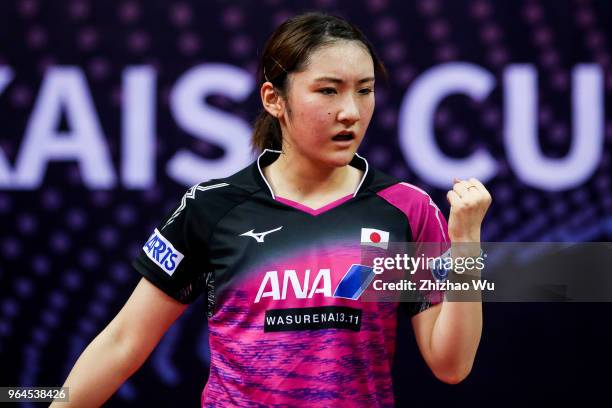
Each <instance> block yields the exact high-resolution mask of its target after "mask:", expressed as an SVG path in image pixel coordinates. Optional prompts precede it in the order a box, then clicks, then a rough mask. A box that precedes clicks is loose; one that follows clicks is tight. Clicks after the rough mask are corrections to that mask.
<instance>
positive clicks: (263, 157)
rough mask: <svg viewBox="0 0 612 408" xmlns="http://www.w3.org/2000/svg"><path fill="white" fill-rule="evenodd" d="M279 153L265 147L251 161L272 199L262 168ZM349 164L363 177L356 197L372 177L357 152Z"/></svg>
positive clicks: (270, 188)
mask: <svg viewBox="0 0 612 408" xmlns="http://www.w3.org/2000/svg"><path fill="white" fill-rule="evenodd" d="M281 153H282V152H281V151H280V150H272V149H265V150H264V151H263V152H262V153H261V154H260V155H259V157H258V158H257V161H256V162H255V163H253V164H254V167H255V169H254V170H255V172H256V175H255V176H256V178H257V180H258V181H259V182H260V184H262V185H263V186H262V187H265V189H266V190H267V191H269V192H270V195H271V196H272V198H273V199H276V197H275V196H274V191H272V187H271V186H270V184H269V183H268V180H266V177H265V176H264V174H263V171H262V169H263V168H264V167H266V166H268V165H270V164H272V163H273V162H274V161H275V160H276V159H277V158H278V156H280V155H281ZM349 166H353V167H355V168H357V169H359V170H361V171H363V177H361V181H360V182H359V185H358V186H357V189H356V190H355V192H354V193H353V197H356V196H357V194H359V193H360V192H361V191H363V190H365V189H366V187H367V186H368V184H369V183H370V181H371V179H372V176H371V171H370V166H369V164H368V161H367V160H366V159H365V158H364V157H362V156H360V155H359V154H357V153H355V156H353V159H352V160H351V162H350V163H349Z"/></svg>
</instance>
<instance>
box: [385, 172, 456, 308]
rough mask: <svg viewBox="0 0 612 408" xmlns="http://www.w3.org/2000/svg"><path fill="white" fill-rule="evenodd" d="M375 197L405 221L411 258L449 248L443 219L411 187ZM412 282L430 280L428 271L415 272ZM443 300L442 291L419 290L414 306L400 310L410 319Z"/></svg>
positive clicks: (422, 194) (429, 201)
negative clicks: (411, 250)
mask: <svg viewBox="0 0 612 408" xmlns="http://www.w3.org/2000/svg"><path fill="white" fill-rule="evenodd" d="M379 195H380V196H381V197H383V198H384V199H385V200H387V201H388V202H389V203H391V204H392V205H394V206H395V207H397V208H398V209H400V210H401V211H402V212H403V213H404V215H405V216H406V217H407V219H408V223H409V225H410V232H411V235H412V241H413V245H414V246H413V250H414V255H415V256H418V255H424V256H425V257H439V256H441V255H442V254H444V253H445V252H446V251H447V250H448V249H449V248H450V241H449V239H448V225H447V222H446V218H445V217H444V215H443V214H442V212H441V211H440V209H439V208H438V206H437V205H436V204H435V203H434V202H433V200H432V199H431V197H430V196H429V194H427V193H426V192H425V191H423V190H422V189H420V188H418V187H416V186H413V185H412V184H408V183H398V184H396V185H394V186H392V187H389V188H387V189H385V190H383V191H381V192H379ZM413 279H414V281H415V282H421V280H423V279H427V280H434V278H433V276H432V274H431V271H430V270H428V269H420V270H417V271H416V273H415V274H414V276H413ZM443 300H444V291H439V290H431V291H423V290H419V291H418V292H417V297H416V299H415V301H414V302H404V303H402V304H401V307H402V308H404V309H406V311H407V312H408V314H409V316H410V317H412V316H415V315H416V314H418V313H420V312H422V311H424V310H426V309H428V308H430V307H431V306H433V305H435V304H438V303H440V302H442V301H443Z"/></svg>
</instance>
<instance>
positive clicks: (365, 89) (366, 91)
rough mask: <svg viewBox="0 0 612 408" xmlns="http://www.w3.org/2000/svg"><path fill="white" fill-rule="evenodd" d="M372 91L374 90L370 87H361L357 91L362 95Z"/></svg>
mask: <svg viewBox="0 0 612 408" xmlns="http://www.w3.org/2000/svg"><path fill="white" fill-rule="evenodd" d="M372 92H374V90H373V89H370V88H363V89H361V90H359V93H360V94H362V95H369V94H371V93H372Z"/></svg>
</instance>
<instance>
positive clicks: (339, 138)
mask: <svg viewBox="0 0 612 408" xmlns="http://www.w3.org/2000/svg"><path fill="white" fill-rule="evenodd" d="M354 138H355V135H354V134H353V132H340V133H338V134H337V135H336V136H334V137H332V140H333V141H334V142H346V141H350V140H353V139H354Z"/></svg>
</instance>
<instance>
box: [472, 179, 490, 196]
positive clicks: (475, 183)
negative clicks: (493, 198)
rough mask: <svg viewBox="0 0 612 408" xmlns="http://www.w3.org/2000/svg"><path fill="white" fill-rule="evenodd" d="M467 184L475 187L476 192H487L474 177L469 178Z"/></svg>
mask: <svg viewBox="0 0 612 408" xmlns="http://www.w3.org/2000/svg"><path fill="white" fill-rule="evenodd" d="M468 183H469V184H470V185H472V186H474V187H476V188H477V189H478V191H480V192H481V193H486V192H487V188H486V187H485V186H484V184H482V183H481V182H480V180H478V179H477V178H474V177H472V178H470V179H469V180H468Z"/></svg>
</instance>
